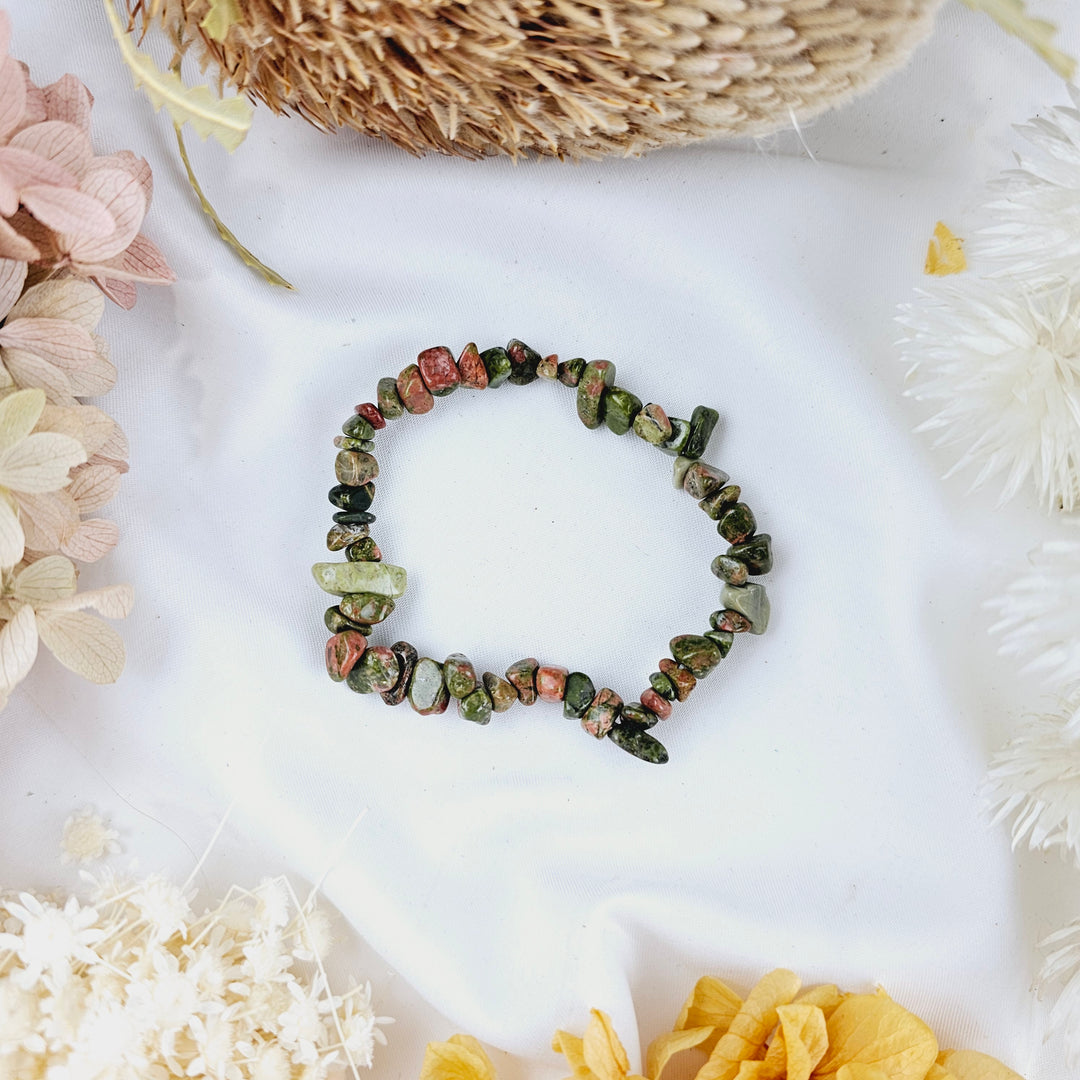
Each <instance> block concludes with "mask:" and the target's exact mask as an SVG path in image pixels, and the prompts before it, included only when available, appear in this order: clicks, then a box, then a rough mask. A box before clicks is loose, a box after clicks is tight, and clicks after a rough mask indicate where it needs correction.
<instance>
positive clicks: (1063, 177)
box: [968, 86, 1080, 284]
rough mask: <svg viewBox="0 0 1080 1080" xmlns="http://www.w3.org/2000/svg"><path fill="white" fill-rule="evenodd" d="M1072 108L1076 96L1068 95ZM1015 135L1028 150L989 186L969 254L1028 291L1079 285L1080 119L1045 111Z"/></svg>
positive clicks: (1068, 112) (1072, 112)
mask: <svg viewBox="0 0 1080 1080" xmlns="http://www.w3.org/2000/svg"><path fill="white" fill-rule="evenodd" d="M1069 95H1070V96H1071V97H1072V100H1073V104H1074V105H1080V91H1078V90H1077V89H1076V88H1075V87H1072V86H1070V87H1069ZM1017 130H1018V131H1019V132H1020V134H1021V135H1023V136H1024V138H1025V139H1026V140H1027V142H1028V144H1029V147H1028V148H1027V149H1026V150H1025V151H1024V152H1022V153H1020V154H1018V155H1017V159H1018V165H1019V167H1018V168H1017V169H1015V170H1013V171H1011V172H1008V173H1005V174H1004V176H1002V177H1001V179H1000V180H999V181H997V183H995V184H994V185H993V189H992V190H993V194H992V196H991V198H990V199H989V201H988V202H987V203H986V205H985V214H986V216H987V218H988V221H989V223H988V224H987V225H986V226H985V227H984V228H982V229H979V230H978V231H977V232H976V233H975V235H974V236H972V237H971V239H970V241H969V243H968V253H969V254H970V255H971V256H972V257H973V258H974V259H975V260H976V261H977V262H979V263H986V264H989V265H990V266H991V267H992V268H993V271H994V272H995V273H996V274H1000V275H1002V276H1013V277H1023V278H1024V280H1025V281H1027V282H1028V283H1033V284H1052V283H1055V282H1060V281H1069V282H1080V112H1078V111H1077V110H1076V109H1072V108H1056V109H1050V110H1048V111H1047V113H1046V114H1045V115H1044V116H1039V117H1036V118H1034V119H1033V120H1030V121H1029V122H1028V123H1026V124H1023V125H1020V126H1018V128H1017Z"/></svg>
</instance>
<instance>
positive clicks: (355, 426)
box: [341, 413, 375, 439]
mask: <svg viewBox="0 0 1080 1080" xmlns="http://www.w3.org/2000/svg"><path fill="white" fill-rule="evenodd" d="M341 430H342V431H343V432H344V433H345V434H346V435H348V436H349V438H350V439H370V438H372V437H374V435H375V429H374V428H373V427H372V426H371V424H370V423H369V422H368V421H367V420H365V419H364V418H363V417H362V416H361V415H360V414H359V413H353V415H352V416H350V417H349V419H348V420H346V421H345V423H344V424H342V425H341Z"/></svg>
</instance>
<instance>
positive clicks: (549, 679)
mask: <svg viewBox="0 0 1080 1080" xmlns="http://www.w3.org/2000/svg"><path fill="white" fill-rule="evenodd" d="M569 674H570V672H569V670H567V669H566V668H564V667H558V666H556V665H554V664H544V665H542V666H541V667H538V668H537V669H536V694H537V696H538V697H539V698H540V700H541V701H562V699H563V695H564V694H565V693H566V676H567V675H569Z"/></svg>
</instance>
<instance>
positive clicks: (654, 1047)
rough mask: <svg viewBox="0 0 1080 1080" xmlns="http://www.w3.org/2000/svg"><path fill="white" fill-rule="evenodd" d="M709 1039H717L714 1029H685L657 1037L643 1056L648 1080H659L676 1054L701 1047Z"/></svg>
mask: <svg viewBox="0 0 1080 1080" xmlns="http://www.w3.org/2000/svg"><path fill="white" fill-rule="evenodd" d="M710 1037H713V1038H715V1037H717V1036H716V1028H712V1027H700V1028H687V1029H686V1030H685V1031H671V1032H668V1033H667V1034H666V1035H658V1036H657V1037H656V1038H655V1039H653V1041H652V1042H651V1043H649V1049H648V1052H647V1053H646V1055H645V1074H646V1075H647V1076H648V1077H649V1080H660V1074H661V1073H663V1071H664V1069H666V1068H667V1064H668V1062H669V1061H670V1060H671V1059H672V1058H673V1057H674V1056H675V1055H676V1054H679V1053H681V1052H682V1051H683V1050H691V1049H693V1048H694V1047H695V1046H701V1045H702V1044H703V1043H704V1042H705V1041H706V1040H707V1039H709V1038H710Z"/></svg>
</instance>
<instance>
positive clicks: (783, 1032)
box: [420, 968, 1020, 1080]
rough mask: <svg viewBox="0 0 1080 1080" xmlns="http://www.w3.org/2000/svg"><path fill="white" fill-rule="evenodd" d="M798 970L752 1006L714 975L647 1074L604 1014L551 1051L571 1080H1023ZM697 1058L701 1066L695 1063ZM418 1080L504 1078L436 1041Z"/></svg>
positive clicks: (782, 973) (875, 998) (482, 1061)
mask: <svg viewBox="0 0 1080 1080" xmlns="http://www.w3.org/2000/svg"><path fill="white" fill-rule="evenodd" d="M800 991H802V984H801V981H800V979H799V977H798V976H797V975H796V974H794V972H791V971H786V970H784V969H782V968H781V969H778V970H776V971H772V972H770V973H769V974H768V975H766V976H765V977H764V978H763V979H761V981H760V982H758V984H757V985H756V986H755V987H754V988H753V989H752V990H751V991H750V993H749V994H748V995H747V996H746V1000H745V1001H744V1000H743V999H742V998H741V997H739V995H738V994H737V993H736V992H735V991H734V990H732V989H731V987H729V986H727V985H726V984H725V983H723V982H721V981H720V980H719V979H715V978H713V977H712V976H708V975H706V976H704V977H703V978H701V979H699V980H698V982H697V985H696V986H695V987H694V989H693V991H692V992H691V994H690V996H689V997H688V998H687V1000H686V1003H685V1004H684V1005H683V1007H682V1011H681V1012H680V1013H679V1016H678V1018H677V1019H676V1021H675V1025H674V1028H673V1030H672V1031H671V1032H669V1033H666V1034H663V1035H660V1036H658V1037H657V1038H656V1039H654V1040H653V1041H652V1043H651V1044H650V1046H649V1048H648V1051H647V1053H646V1055H645V1076H644V1077H642V1076H638V1075H636V1074H632V1073H631V1072H630V1061H629V1058H628V1057H627V1053H626V1050H625V1048H624V1047H623V1044H622V1043H621V1042H620V1040H619V1037H618V1035H616V1034H615V1030H614V1028H613V1027H612V1024H611V1018H610V1017H609V1016H608V1015H607V1014H606V1013H603V1012H601V1011H600V1010H599V1009H593V1010H592V1018H591V1019H590V1021H589V1024H588V1027H587V1028H586V1029H585V1034H584V1037H578V1036H577V1035H571V1034H569V1033H567V1032H565V1031H557V1032H556V1033H555V1038H554V1040H553V1041H552V1048H553V1049H554V1050H555V1051H556V1052H557V1053H560V1054H562V1055H563V1056H564V1057H565V1058H566V1060H567V1062H568V1064H569V1065H570V1067H571V1070H572V1071H573V1076H572V1077H571V1078H570V1080H661V1077H662V1076H663V1075H664V1073H665V1070H667V1068H668V1065H669V1064H670V1063H671V1062H672V1061H673V1059H675V1058H680V1067H679V1068H678V1069H673V1070H672V1072H673V1073H674V1072H677V1073H678V1075H679V1076H685V1077H693V1078H694V1080H811V1078H815V1080H826V1078H828V1080H833V1078H835V1080H1020V1077H1019V1075H1018V1074H1017V1073H1015V1072H1013V1071H1012V1069H1009V1068H1006V1066H1004V1065H1003V1064H1002V1063H1001V1062H1000V1061H997V1060H996V1059H995V1058H992V1057H988V1056H987V1055H986V1054H980V1053H978V1052H976V1051H973V1050H944V1051H942V1050H940V1048H939V1046H938V1041H937V1038H936V1037H935V1036H934V1033H933V1031H931V1030H930V1028H929V1027H928V1026H927V1025H926V1024H925V1023H923V1021H922V1020H920V1019H919V1018H918V1017H917V1016H915V1014H914V1013H911V1012H908V1010H907V1009H905V1008H903V1007H902V1006H900V1005H898V1004H897V1003H896V1002H895V1001H893V1000H892V999H891V998H890V997H889V996H888V995H887V994H886V993H885V992H884V991H881V990H879V991H878V992H877V993H876V994H848V993H844V992H843V991H841V990H839V989H838V988H837V987H836V986H815V987H812V988H811V989H809V990H805V991H802V992H801V993H800ZM685 1055H688V1056H689V1057H696V1059H697V1062H696V1064H697V1068H696V1071H695V1070H694V1069H693V1065H694V1062H693V1061H689V1060H688V1059H687V1056H685ZM420 1080H496V1076H495V1068H494V1066H493V1065H492V1063H491V1059H490V1058H489V1057H488V1055H487V1054H486V1053H485V1051H484V1049H483V1047H482V1046H481V1045H480V1043H479V1042H477V1041H476V1039H474V1038H472V1037H471V1036H468V1035H454V1036H452V1037H451V1038H450V1039H449V1040H448V1041H447V1042H442V1043H431V1044H430V1045H429V1046H428V1048H427V1054H426V1055H425V1057H424V1064H423V1066H422V1068H421V1072H420Z"/></svg>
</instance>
